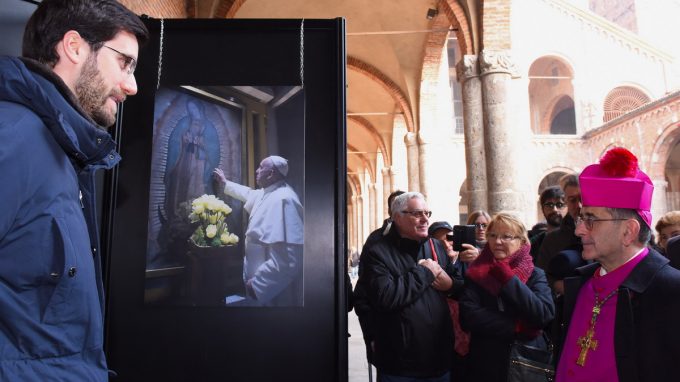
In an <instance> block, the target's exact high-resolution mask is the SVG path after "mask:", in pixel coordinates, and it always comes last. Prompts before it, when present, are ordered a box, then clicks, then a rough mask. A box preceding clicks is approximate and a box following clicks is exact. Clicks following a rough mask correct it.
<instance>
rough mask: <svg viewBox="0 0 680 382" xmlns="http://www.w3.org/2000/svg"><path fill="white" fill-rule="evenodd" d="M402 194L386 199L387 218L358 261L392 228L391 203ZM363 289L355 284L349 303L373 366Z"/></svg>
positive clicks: (370, 328) (368, 310)
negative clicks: (354, 313)
mask: <svg viewBox="0 0 680 382" xmlns="http://www.w3.org/2000/svg"><path fill="white" fill-rule="evenodd" d="M403 193H404V191H401V190H396V191H394V192H392V193H391V194H390V196H388V197H387V212H388V214H389V216H388V218H387V219H385V221H384V222H383V225H382V227H380V228H378V229H376V230H375V231H373V232H371V234H370V235H368V238H366V242H365V243H364V246H363V247H362V248H361V255H360V256H359V260H361V257H362V256H363V255H364V254H365V253H366V252H367V251H368V249H369V248H371V247H372V246H373V244H375V243H377V242H378V241H379V240H380V239H381V238H382V237H383V236H386V235H387V234H388V233H389V232H390V228H392V202H393V201H394V199H395V198H396V197H397V196H399V195H401V194H403ZM360 266H361V265H360ZM363 288H364V287H363V285H361V284H360V283H358V282H357V286H356V287H355V288H354V292H353V293H352V300H351V301H352V306H353V307H354V309H355V310H354V311H355V312H356V314H357V317H359V325H360V326H361V333H362V334H363V337H364V343H365V344H366V359H367V360H368V363H370V364H373V348H372V346H371V342H373V329H372V326H371V322H372V320H373V317H372V316H371V305H370V304H369V302H368V298H367V297H366V291H364V289H363Z"/></svg>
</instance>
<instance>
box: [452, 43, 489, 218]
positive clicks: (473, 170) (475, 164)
mask: <svg viewBox="0 0 680 382" xmlns="http://www.w3.org/2000/svg"><path fill="white" fill-rule="evenodd" d="M456 74H457V78H458V81H460V82H461V84H462V93H463V94H462V95H463V120H464V124H465V169H466V171H467V177H466V179H467V192H468V213H471V212H473V211H477V210H485V211H487V210H488V199H487V181H486V155H485V150H484V118H483V115H484V110H483V107H482V80H481V79H480V77H479V65H478V63H477V56H475V55H465V56H463V58H462V59H461V60H460V62H458V64H457V65H456Z"/></svg>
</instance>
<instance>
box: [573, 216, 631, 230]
mask: <svg viewBox="0 0 680 382" xmlns="http://www.w3.org/2000/svg"><path fill="white" fill-rule="evenodd" d="M623 220H628V219H600V218H596V217H595V216H578V217H576V221H575V222H576V225H579V224H581V223H583V224H584V225H585V226H586V229H587V230H588V231H592V230H593V224H594V223H596V222H612V221H623Z"/></svg>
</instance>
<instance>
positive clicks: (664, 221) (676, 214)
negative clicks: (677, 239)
mask: <svg viewBox="0 0 680 382" xmlns="http://www.w3.org/2000/svg"><path fill="white" fill-rule="evenodd" d="M672 225H680V211H671V212H667V213H666V214H665V215H663V216H662V217H661V219H659V221H658V222H656V226H655V227H654V228H655V229H656V232H658V233H659V235H661V230H662V229H664V228H666V227H670V226H672Z"/></svg>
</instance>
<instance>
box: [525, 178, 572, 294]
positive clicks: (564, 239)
mask: <svg viewBox="0 0 680 382" xmlns="http://www.w3.org/2000/svg"><path fill="white" fill-rule="evenodd" d="M560 186H561V187H562V190H563V191H564V198H565V200H566V202H567V214H566V215H565V216H564V218H562V224H561V225H560V228H559V229H557V230H555V231H552V232H549V233H547V234H546V235H545V239H543V243H541V247H540V249H539V250H538V256H536V261H535V264H536V266H537V267H539V268H541V269H543V270H545V269H547V268H548V264H550V260H552V258H553V257H555V256H557V254H558V253H560V251H563V250H565V249H573V250H576V251H579V252H580V251H581V239H580V238H579V237H578V236H576V234H575V233H574V231H575V230H576V225H575V224H574V221H575V220H576V218H577V217H578V216H579V213H580V211H581V188H580V186H579V182H578V176H577V175H575V174H567V175H565V176H563V177H562V178H560ZM532 246H533V244H532ZM554 282H555V280H554V279H552V278H551V277H550V275H548V284H549V285H550V288H554V287H553V283H554ZM553 291H554V289H553Z"/></svg>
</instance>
